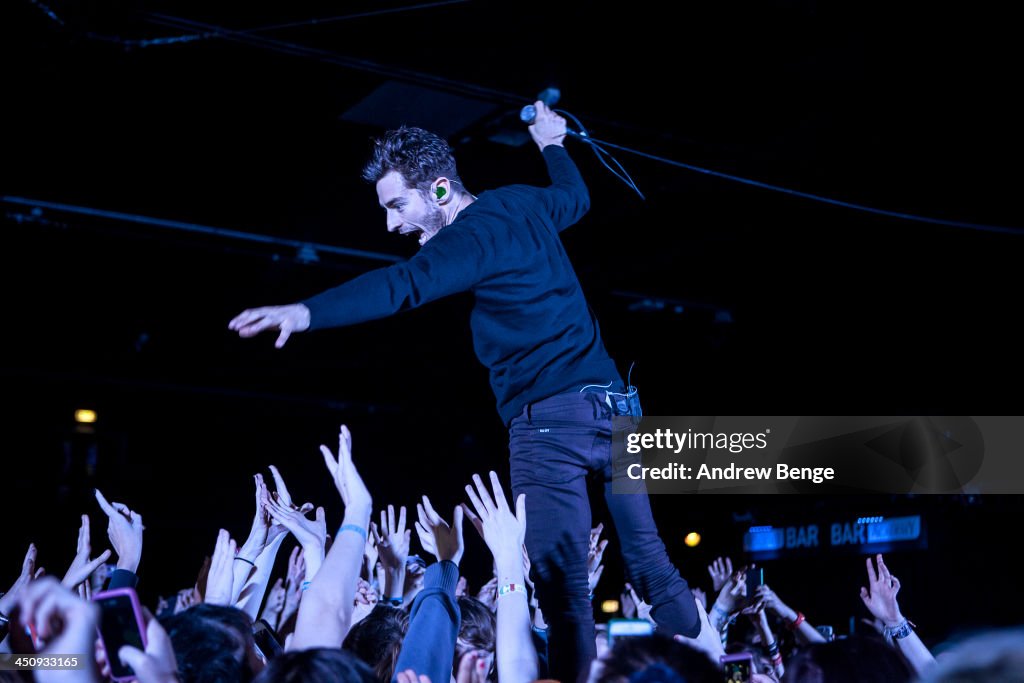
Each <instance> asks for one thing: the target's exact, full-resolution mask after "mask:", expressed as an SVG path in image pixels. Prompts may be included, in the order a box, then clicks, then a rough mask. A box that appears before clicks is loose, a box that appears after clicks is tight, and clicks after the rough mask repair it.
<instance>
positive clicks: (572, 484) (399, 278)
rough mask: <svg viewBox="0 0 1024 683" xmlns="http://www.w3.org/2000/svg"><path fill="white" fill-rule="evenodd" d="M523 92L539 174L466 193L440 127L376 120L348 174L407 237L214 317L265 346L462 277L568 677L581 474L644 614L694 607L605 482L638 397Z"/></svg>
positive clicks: (576, 650) (571, 172)
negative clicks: (572, 252) (362, 265)
mask: <svg viewBox="0 0 1024 683" xmlns="http://www.w3.org/2000/svg"><path fill="white" fill-rule="evenodd" d="M535 106H536V108H537V118H536V121H535V123H534V124H533V125H531V126H530V128H529V130H530V135H531V136H532V137H533V140H534V142H536V143H537V146H538V147H539V148H540V150H541V153H542V155H543V157H544V161H545V162H546V163H547V167H548V172H549V174H550V176H551V181H552V182H551V185H549V186H548V187H544V188H539V187H532V186H527V185H509V186H505V187H501V188H498V189H495V190H490V191H486V192H482V193H481V194H480V196H479V197H477V196H474V195H473V194H472V193H470V192H469V191H468V190H467V189H466V187H465V186H464V185H463V184H462V181H461V179H460V178H459V174H458V171H457V170H456V168H455V159H454V157H453V155H452V150H451V148H450V147H449V146H448V144H447V143H446V142H445V141H444V140H442V139H441V138H439V137H438V136H436V135H434V134H432V133H428V132H427V131H424V130H422V129H418V128H404V127H403V128H400V129H399V130H394V131H390V132H388V133H386V134H385V135H384V137H383V138H381V139H380V140H378V141H377V142H376V146H375V149H374V153H373V158H372V159H371V160H370V162H369V163H368V164H367V165H366V168H365V169H364V170H363V177H364V178H365V179H366V180H368V181H370V182H373V183H375V184H376V187H377V197H378V199H379V200H380V205H381V206H382V207H383V208H384V209H385V210H386V211H387V225H388V231H389V232H398V233H400V234H403V235H412V236H415V237H417V238H418V240H419V243H420V245H421V249H420V250H419V252H417V253H416V255H415V256H413V257H412V258H411V259H409V260H408V261H406V262H405V263H399V264H396V265H393V266H388V267H386V268H380V269H378V270H374V271H371V272H368V273H365V274H364V275H361V276H359V277H357V278H355V279H353V280H350V281H349V282H346V283H344V284H342V285H340V286H338V287H335V288H333V289H330V290H327V291H326V292H323V293H321V294H318V295H316V296H314V297H312V298H310V299H307V300H306V301H303V302H301V303H296V304H291V305H287V306H269V307H264V308H254V309H249V310H246V311H243V312H242V313H241V314H239V315H238V316H237V317H235V318H234V319H233V320H232V321H231V323H230V324H229V327H230V329H232V330H236V331H237V332H238V333H239V335H240V336H242V337H251V336H253V335H255V334H258V333H259V332H262V331H264V330H277V331H278V332H279V335H278V338H277V342H276V346H277V347H278V348H280V347H282V346H284V344H285V342H286V341H287V340H288V337H289V336H290V335H291V334H292V333H293V332H303V331H305V330H316V329H323V328H329V327H340V326H343V325H353V324H355V323H360V322H364V321H367V320H373V319H377V318H383V317H386V316H389V315H393V314H395V313H398V312H399V311H403V310H408V309H411V308H416V307H418V306H421V305H423V304H425V303H427V302H430V301H433V300H435V299H439V298H441V297H444V296H447V295H449V294H455V293H457V292H465V291H471V292H473V295H474V297H475V303H474V305H473V311H472V314H471V316H470V326H471V328H472V331H473V345H474V348H475V350H476V354H477V357H478V358H479V359H480V361H481V362H482V363H483V364H484V365H485V366H487V368H488V369H489V370H490V382H491V387H492V389H493V390H494V395H495V397H496V399H497V408H498V413H499V414H500V415H501V418H502V420H503V421H504V422H505V425H506V426H507V427H508V428H509V449H510V451H511V475H512V489H513V493H514V495H515V496H518V495H519V494H520V493H525V494H526V509H527V518H528V524H527V535H526V545H527V550H528V551H529V554H530V558H531V560H532V562H533V567H534V570H535V573H536V585H537V596H538V598H539V600H540V602H541V608H542V609H543V611H544V616H545V618H546V619H547V621H548V623H549V626H550V631H549V641H548V643H549V653H550V666H551V676H552V677H553V678H557V679H559V680H562V681H566V682H569V681H573V680H576V679H577V678H578V677H580V676H583V677H585V676H586V673H587V669H588V666H589V663H590V660H591V659H593V657H594V656H595V644H594V620H593V611H592V608H591V604H590V599H589V595H588V594H589V590H588V587H587V551H588V545H589V535H590V528H591V521H592V520H591V516H590V503H589V500H588V498H587V485H586V480H587V477H588V476H589V475H592V474H596V475H598V476H600V477H602V479H603V481H604V487H605V498H606V500H607V503H608V507H609V510H610V512H611V515H612V520H613V522H614V524H615V527H616V529H617V531H618V535H619V537H620V539H621V544H622V552H623V557H624V559H625V562H626V567H627V571H628V573H629V578H630V580H631V582H632V584H633V586H634V587H635V588H636V589H637V591H638V594H639V595H641V596H642V597H643V598H644V599H645V600H646V601H647V602H649V603H650V604H651V605H653V610H652V616H653V617H654V619H655V620H656V621H657V623H658V627H659V629H660V630H663V631H664V632H666V633H668V634H669V635H672V634H683V635H686V636H696V635H697V633H698V632H699V631H700V622H699V617H698V613H697V611H696V606H695V603H694V599H693V597H692V595H691V593H690V590H689V587H688V586H687V584H686V581H684V580H683V579H682V578H681V577H680V576H679V572H678V571H676V569H675V567H673V566H672V564H671V563H670V562H669V559H668V554H667V553H666V551H665V546H664V545H663V544H662V542H661V540H660V539H659V537H658V532H657V529H656V527H655V524H654V519H653V517H652V516H651V510H650V503H649V501H648V499H647V496H646V495H622V494H619V495H613V494H612V488H611V486H612V485H611V471H612V431H613V420H612V418H613V417H614V416H615V415H623V414H637V413H638V412H639V403H638V401H636V400H635V399H636V396H635V390H633V389H632V387H629V388H628V389H629V390H630V391H628V392H627V387H626V386H625V385H624V383H623V381H622V378H621V376H620V375H619V372H618V370H617V369H616V367H615V363H614V362H613V361H612V359H611V357H610V356H609V355H608V352H607V351H605V348H604V344H603V343H602V342H601V335H600V331H599V329H598V324H597V320H596V319H595V318H594V316H593V313H592V312H591V310H590V308H589V307H588V306H587V302H586V300H585V299H584V297H583V292H582V290H581V289H580V283H579V281H578V280H577V278H576V274H575V273H574V272H573V269H572V265H571V264H570V263H569V258H568V256H567V255H566V253H565V249H564V248H563V246H562V242H561V239H560V238H559V233H560V232H561V231H562V230H565V229H566V228H568V227H569V226H571V225H573V224H574V223H576V222H577V221H578V220H579V219H580V218H581V217H582V216H583V215H584V214H585V213H586V212H587V209H588V208H589V205H590V198H589V195H588V193H587V188H586V185H584V183H583V178H582V177H581V176H580V173H579V170H578V169H577V168H576V165H575V164H574V163H573V161H572V159H570V157H569V155H568V153H567V152H566V150H565V148H564V147H563V141H564V139H565V135H566V127H565V119H563V118H562V117H560V116H558V115H556V114H555V113H554V112H552V111H551V110H550V109H548V107H547V106H546V105H545V104H544V103H543V102H537V103H536V105H535ZM502 599H517V598H516V596H506V597H504V598H502Z"/></svg>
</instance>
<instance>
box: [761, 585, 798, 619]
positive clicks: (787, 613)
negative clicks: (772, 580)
mask: <svg viewBox="0 0 1024 683" xmlns="http://www.w3.org/2000/svg"><path fill="white" fill-rule="evenodd" d="M755 597H756V598H757V600H758V601H760V602H763V603H764V606H765V609H767V610H768V611H770V612H774V613H775V614H776V615H778V617H779V618H780V619H782V620H783V621H785V622H787V623H792V622H794V621H795V620H796V618H797V613H796V610H794V609H793V608H792V607H790V606H789V605H787V604H786V603H784V602H782V600H781V599H780V598H779V596H778V595H776V594H775V591H773V590H772V589H771V588H769V587H768V585H767V584H763V585H761V586H758V587H757V593H756V594H755Z"/></svg>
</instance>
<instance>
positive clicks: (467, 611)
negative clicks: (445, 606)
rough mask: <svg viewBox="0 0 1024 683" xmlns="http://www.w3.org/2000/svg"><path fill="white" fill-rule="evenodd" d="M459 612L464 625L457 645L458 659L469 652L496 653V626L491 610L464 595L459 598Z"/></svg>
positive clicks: (456, 653) (460, 628)
mask: <svg viewBox="0 0 1024 683" xmlns="http://www.w3.org/2000/svg"><path fill="white" fill-rule="evenodd" d="M459 612H460V614H461V615H462V623H461V624H460V625H459V639H458V642H457V643H456V645H455V655H456V657H459V656H461V655H462V654H463V653H464V652H466V651H468V650H487V651H489V652H494V641H495V628H496V624H495V617H494V612H492V611H491V608H490V607H488V606H487V605H485V604H484V603H482V602H480V601H479V600H477V599H476V598H471V597H469V596H466V595H464V596H462V597H461V598H459Z"/></svg>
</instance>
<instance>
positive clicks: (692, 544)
mask: <svg viewBox="0 0 1024 683" xmlns="http://www.w3.org/2000/svg"><path fill="white" fill-rule="evenodd" d="M683 543H685V544H686V546H687V547H688V548H696V547H697V544H698V543H700V534H698V533H697V532H696V531H691V532H690V533H688V534H686V538H684V539H683Z"/></svg>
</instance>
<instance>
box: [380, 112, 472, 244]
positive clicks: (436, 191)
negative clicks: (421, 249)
mask: <svg viewBox="0 0 1024 683" xmlns="http://www.w3.org/2000/svg"><path fill="white" fill-rule="evenodd" d="M363 178H364V179H365V180H366V181H368V182H371V183H374V184H375V185H376V186H377V199H378V200H379V201H380V205H381V206H382V207H384V209H385V210H386V211H387V222H388V232H396V231H397V232H398V233H400V234H403V235H412V236H414V237H418V238H419V243H420V245H421V246H422V245H423V244H426V242H427V240H429V239H430V238H431V237H433V236H434V235H436V234H437V233H438V231H440V230H441V228H443V227H444V226H445V225H447V224H448V223H449V222H451V220H452V219H454V213H455V212H457V207H458V206H460V204H461V202H460V201H459V200H460V199H461V195H462V193H463V186H462V181H461V179H460V178H459V173H458V171H457V170H456V169H455V157H454V155H453V154H452V148H451V147H449V146H448V143H447V142H445V141H444V139H442V138H440V137H438V136H437V135H434V134H433V133H430V132H428V131H425V130H423V129H422V128H409V127H406V126H402V127H401V128H399V129H397V130H390V131H388V132H387V133H385V134H384V137H382V138H379V139H377V140H376V141H375V145H374V149H373V157H372V158H371V159H370V161H369V162H368V163H367V164H366V167H365V168H364V169H363Z"/></svg>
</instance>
